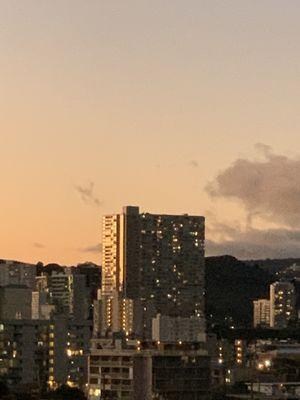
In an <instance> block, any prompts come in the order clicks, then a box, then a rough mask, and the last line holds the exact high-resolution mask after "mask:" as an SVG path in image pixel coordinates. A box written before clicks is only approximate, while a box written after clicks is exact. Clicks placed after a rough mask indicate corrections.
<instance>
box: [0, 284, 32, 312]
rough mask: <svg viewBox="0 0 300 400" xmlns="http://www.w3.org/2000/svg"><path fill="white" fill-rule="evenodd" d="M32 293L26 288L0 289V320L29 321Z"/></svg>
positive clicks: (16, 286)
mask: <svg viewBox="0 0 300 400" xmlns="http://www.w3.org/2000/svg"><path fill="white" fill-rule="evenodd" d="M31 315H32V292H31V289H30V288H28V287H27V286H19V285H10V286H5V287H1V288H0V320H6V319H31Z"/></svg>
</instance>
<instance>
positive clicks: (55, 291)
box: [48, 268, 73, 315]
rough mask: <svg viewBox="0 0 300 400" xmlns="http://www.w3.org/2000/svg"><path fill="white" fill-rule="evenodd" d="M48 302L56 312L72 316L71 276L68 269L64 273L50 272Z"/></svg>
mask: <svg viewBox="0 0 300 400" xmlns="http://www.w3.org/2000/svg"><path fill="white" fill-rule="evenodd" d="M48 286H49V294H50V301H51V303H52V304H54V305H55V307H56V311H57V312H59V313H63V314H65V315H70V314H73V274H72V271H71V269H70V268H66V269H65V270H64V272H56V271H52V273H51V275H50V276H49V277H48Z"/></svg>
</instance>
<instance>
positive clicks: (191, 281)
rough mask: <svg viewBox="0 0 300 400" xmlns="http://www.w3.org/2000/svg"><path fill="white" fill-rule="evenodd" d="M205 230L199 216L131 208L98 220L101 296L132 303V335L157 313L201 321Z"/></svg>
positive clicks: (202, 314) (149, 325)
mask: <svg viewBox="0 0 300 400" xmlns="http://www.w3.org/2000/svg"><path fill="white" fill-rule="evenodd" d="M204 230H205V219H204V217H201V216H190V215H187V214H184V215H157V214H149V213H140V212H139V208H138V207H132V206H129V207H124V209H123V213H122V214H116V215H107V216H105V217H104V218H103V241H102V243H103V260H102V268H103V278H102V296H103V298H105V297H106V298H107V297H112V296H113V295H114V292H115V291H116V292H118V293H119V294H120V296H122V297H123V298H128V299H131V300H133V301H134V320H135V323H136V325H135V327H134V328H133V330H134V331H135V332H143V334H144V333H145V331H147V332H151V319H152V317H155V316H156V314H157V313H160V314H162V315H169V316H175V317H177V316H181V317H191V316H197V317H199V318H204Z"/></svg>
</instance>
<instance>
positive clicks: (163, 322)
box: [152, 314, 206, 343]
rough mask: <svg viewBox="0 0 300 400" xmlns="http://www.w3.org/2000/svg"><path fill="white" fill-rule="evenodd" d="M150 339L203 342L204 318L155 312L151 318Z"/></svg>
mask: <svg viewBox="0 0 300 400" xmlns="http://www.w3.org/2000/svg"><path fill="white" fill-rule="evenodd" d="M152 340H154V341H160V342H171V343H172V342H180V341H181V342H186V343H188V342H205V340H206V337H205V323H204V319H203V318H200V317H197V316H192V317H186V318H183V317H170V316H168V315H161V314H157V316H156V317H155V318H153V319H152Z"/></svg>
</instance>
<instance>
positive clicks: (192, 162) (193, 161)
mask: <svg viewBox="0 0 300 400" xmlns="http://www.w3.org/2000/svg"><path fill="white" fill-rule="evenodd" d="M189 164H190V166H191V167H193V168H198V167H199V163H198V161H196V160H191V161H190V162H189Z"/></svg>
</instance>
